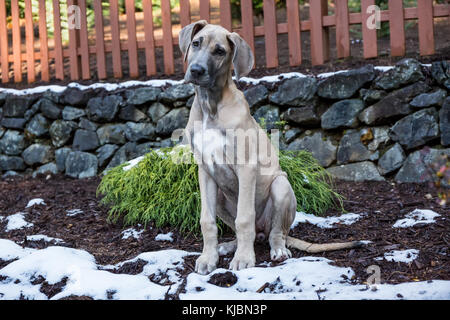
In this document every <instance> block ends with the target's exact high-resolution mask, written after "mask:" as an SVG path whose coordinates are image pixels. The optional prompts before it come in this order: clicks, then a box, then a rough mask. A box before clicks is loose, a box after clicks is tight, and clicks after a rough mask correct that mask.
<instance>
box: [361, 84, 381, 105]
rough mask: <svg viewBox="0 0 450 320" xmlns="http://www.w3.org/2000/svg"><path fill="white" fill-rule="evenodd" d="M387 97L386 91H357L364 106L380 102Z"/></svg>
mask: <svg viewBox="0 0 450 320" xmlns="http://www.w3.org/2000/svg"><path fill="white" fill-rule="evenodd" d="M386 95H387V93H386V91H383V90H373V89H364V88H362V89H361V90H359V96H360V97H361V99H362V101H364V104H365V105H366V106H370V105H372V104H374V103H375V102H377V101H380V100H381V99H383V98H384V97H385V96H386Z"/></svg>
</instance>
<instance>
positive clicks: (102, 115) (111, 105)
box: [87, 95, 123, 122]
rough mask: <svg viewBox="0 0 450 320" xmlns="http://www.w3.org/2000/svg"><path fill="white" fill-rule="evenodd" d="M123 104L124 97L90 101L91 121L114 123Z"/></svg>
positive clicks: (88, 113)
mask: <svg viewBox="0 0 450 320" xmlns="http://www.w3.org/2000/svg"><path fill="white" fill-rule="evenodd" d="M122 102H123V99H122V97H121V96H118V95H110V96H106V97H103V98H102V97H95V98H91V99H89V101H88V104H87V115H88V118H89V120H92V121H99V122H110V121H112V120H113V119H114V118H115V116H116V114H117V112H118V111H119V106H120V105H121V104H122Z"/></svg>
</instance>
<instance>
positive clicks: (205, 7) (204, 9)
mask: <svg viewBox="0 0 450 320" xmlns="http://www.w3.org/2000/svg"><path fill="white" fill-rule="evenodd" d="M200 19H203V20H206V21H208V22H209V20H210V4H209V0H200Z"/></svg>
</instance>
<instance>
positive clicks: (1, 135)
mask: <svg viewBox="0 0 450 320" xmlns="http://www.w3.org/2000/svg"><path fill="white" fill-rule="evenodd" d="M5 132H6V129H5V128H3V127H1V126H0V138H1V137H3V135H4V134H5Z"/></svg>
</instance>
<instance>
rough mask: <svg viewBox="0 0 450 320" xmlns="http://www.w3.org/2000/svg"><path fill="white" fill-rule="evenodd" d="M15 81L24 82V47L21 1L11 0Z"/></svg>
mask: <svg viewBox="0 0 450 320" xmlns="http://www.w3.org/2000/svg"><path fill="white" fill-rule="evenodd" d="M11 18H12V46H13V66H14V81H15V82H22V48H21V39H20V38H21V37H20V20H19V1H18V0H11Z"/></svg>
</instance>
